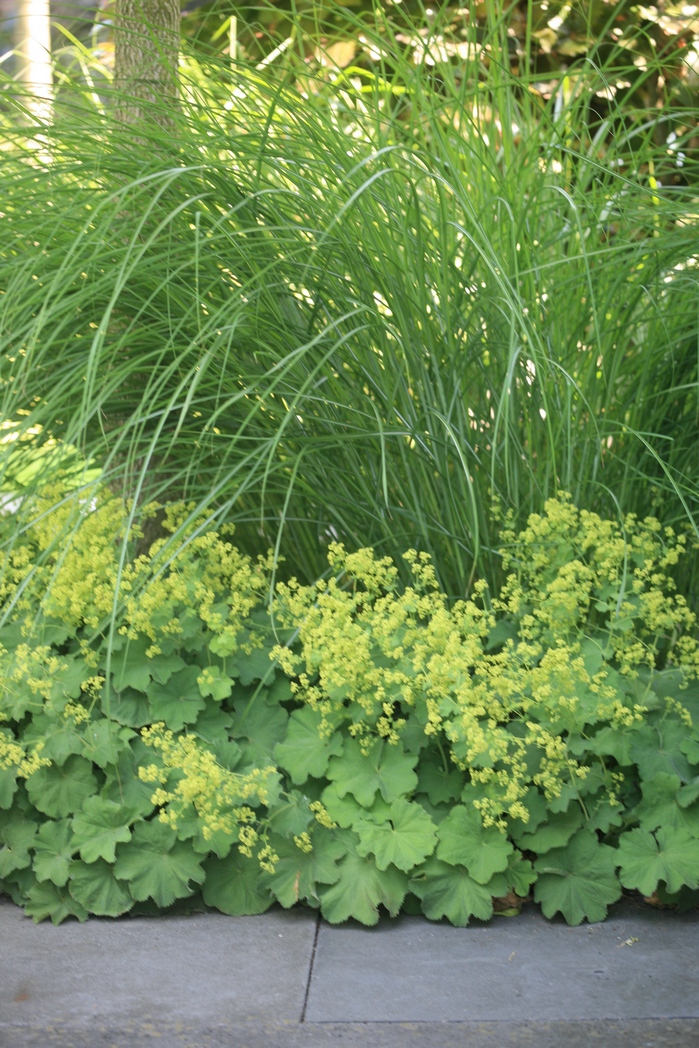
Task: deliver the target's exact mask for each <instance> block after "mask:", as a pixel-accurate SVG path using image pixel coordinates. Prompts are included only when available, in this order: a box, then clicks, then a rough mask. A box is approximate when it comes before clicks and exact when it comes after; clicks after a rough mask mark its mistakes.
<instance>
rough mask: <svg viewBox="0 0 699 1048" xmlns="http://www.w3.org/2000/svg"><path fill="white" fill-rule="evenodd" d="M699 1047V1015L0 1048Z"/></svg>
mask: <svg viewBox="0 0 699 1048" xmlns="http://www.w3.org/2000/svg"><path fill="white" fill-rule="evenodd" d="M156 1044H157V1045H159V1046H160V1048H697V1045H699V1020H681V1019H666V1020H662V1021H659V1020H656V1019H647V1020H643V1021H636V1022H631V1021H629V1022H624V1023H620V1022H614V1021H612V1022H589V1021H588V1022H585V1021H583V1022H578V1023H570V1022H553V1023H521V1022H519V1023H508V1022H500V1023H247V1022H239V1023H224V1024H221V1025H219V1026H216V1027H211V1026H209V1027H207V1026H203V1027H202V1026H195V1027H193V1026H190V1025H187V1024H183V1023H176V1024H173V1023H171V1024H162V1023H157V1024H153V1023H134V1024H124V1025H122V1026H121V1027H118V1026H116V1027H115V1026H113V1025H109V1026H105V1025H104V1024H95V1025H94V1026H93V1027H92V1028H91V1029H90V1030H86V1029H84V1028H82V1029H79V1030H76V1029H74V1028H72V1027H65V1026H56V1027H51V1028H48V1029H47V1028H45V1027H43V1028H42V1027H22V1028H18V1027H13V1028H9V1027H3V1026H2V1025H0V1048H154V1045H156Z"/></svg>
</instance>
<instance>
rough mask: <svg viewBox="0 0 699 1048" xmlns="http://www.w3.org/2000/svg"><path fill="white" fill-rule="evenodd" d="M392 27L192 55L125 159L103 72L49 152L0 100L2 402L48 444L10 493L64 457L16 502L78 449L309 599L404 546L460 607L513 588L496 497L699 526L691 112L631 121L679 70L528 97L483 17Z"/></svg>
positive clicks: (388, 14)
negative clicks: (219, 529) (198, 521)
mask: <svg viewBox="0 0 699 1048" xmlns="http://www.w3.org/2000/svg"><path fill="white" fill-rule="evenodd" d="M407 6H408V5H405V4H404V5H402V6H401V7H400V8H399V7H394V8H391V7H390V6H387V5H385V4H378V3H377V4H376V5H375V6H374V8H373V9H372V10H371V11H368V10H365V11H363V12H359V13H357V15H356V16H354V15H352V13H351V11H350V9H349V8H348V6H347V5H343V6H342V7H341V8H333V5H332V3H328V4H327V5H324V6H323V11H322V12H321V11H316V12H315V13H314V18H315V16H316V15H317V17H318V22H317V23H316V27H317V28H312V27H311V23H310V22H309V20H307V19H305V18H302V17H299V20H298V21H296V22H294V21H293V19H292V21H291V24H290V28H289V33H290V35H289V38H288V40H289V46H286V47H285V49H284V50H281V49H277V50H276V51H275V54H276V57H275V58H274V59H273V60H270V61H269V62H267V63H266V64H263V66H262V68H256V66H255V64H253V63H249V62H246V61H245V59H244V58H240V57H239V59H238V60H237V61H236V62H235V63H234V64H233V63H231V62H230V61H229V59H228V58H225V59H216V57H215V56H213V55H212V56H208V57H207V56H203V55H202V53H201V52H199V53H192V52H191V51H188V50H187V49H186V48H185V47H183V52H182V61H181V64H180V97H179V102H178V107H177V110H176V111H173V113H172V114H171V115H170V117H169V118H168V129H167V131H165V130H163V128H162V127H161V126H160V125H159V124H158V122H157V119H155V120H153V121H150V122H147V126H144V127H143V128H141V129H140V130H139V136H138V137H139V139H140V141H141V147H140V148H134V133H133V128H132V127H131V126H130V125H127V126H121V125H120V124H119V121H118V120H116V119H115V110H118V101H119V100H118V99H115V98H114V97H113V91H112V89H111V88H110V85H109V82H108V77H109V70H106V69H104V68H102V67H100V65H99V62H97V61H95V62H94V63H93V68H91V69H90V73H89V76H88V74H87V72H86V73H84V74H80V75H79V76H76V77H75V78H74V79H73V80H72V81H71V77H70V74H69V72H68V71H67V70H65V69H64V70H62V71H61V76H60V78H58V77H57V84H59V83H60V87H59V90H58V91H57V98H56V110H55V111H56V119H55V121H54V123H53V124H52V125H51V126H50V127H45V128H41V129H40V133H41V135H42V136H43V137H42V142H43V146H42V149H41V150H40V151H39V152H37V150H36V148H34V147H33V146H35V144H36V135H34V136H33V137H31V138H28V131H27V128H26V125H24V124H23V123H22V121H21V120H20V118H19V115H16V117H15V119H14V124H13V114H12V112H11V108H10V107H11V105H12V85H11V84H8V83H5V84H4V85H1V86H3V89H4V93H3V98H4V100H5V101H4V103H3V104H4V105H5V106H6V108H5V109H3V110H2V112H0V121H2V123H3V132H4V138H5V141H4V143H3V153H2V158H3V162H2V165H1V166H0V198H1V199H2V210H1V212H0V232H1V234H2V235H1V236H0V413H1V414H2V417H3V419H4V420H7V421H10V420H17V419H18V418H20V419H21V425H19V426H18V429H17V432H18V433H19V434H20V436H26V435H27V434H29V433H30V432H32V431H33V432H35V433H37V434H38V436H37V437H36V439H35V440H34V441H33V442H32V441H23V440H22V439H18V440H17V441H16V442H15V445H14V448H15V456H14V458H13V459H12V460H10V459H9V458H3V459H2V460H1V462H0V466H1V467H2V469H1V470H0V485H4V486H5V487H6V488H8V489H9V490H10V491H16V490H17V488H15V487H13V486H12V485H13V484H14V483H15V480H16V478H17V476H18V475H21V476H25V475H26V470H25V467H27V466H28V463H29V460H30V458H31V454H32V453H34V454H35V452H36V444H37V442H39V443H41V444H42V446H43V447H45V448H47V449H50V442H51V441H54V445H53V447H54V451H55V454H54V453H52V454H50V455H47V458H46V464H45V467H44V468H43V470H39V471H38V472H36V475H35V477H34V479H33V481H32V482H31V484H30V485H29V486H30V487H31V486H32V485H39V484H41V483H43V482H44V481H45V480H46V478H47V477H49V476H51V474H52V472H53V471H54V469H55V458H56V455H57V454H58V453H59V451H60V450H61V449H63V450H64V449H65V448H66V446H72V447H74V448H78V449H80V451H81V452H82V453H84V455H85V456H86V457H87V458H89V459H92V460H93V461H94V464H95V468H101V469H102V470H103V471H104V475H105V476H106V477H107V479H108V481H109V483H110V485H111V486H112V487H113V488H114V490H117V488H118V489H119V490H121V491H122V492H123V494H124V496H125V498H127V499H128V498H134V499H136V501H137V502H143V501H149V500H151V499H156V500H158V501H162V502H166V501H172V502H174V501H177V500H179V499H182V500H185V501H188V500H190V499H191V500H194V501H195V502H196V503H197V504H198V506H199V510H200V512H202V513H205V514H208V513H211V512H215V513H216V515H217V520H219V521H234V522H235V523H236V526H237V528H238V530H237V536H238V540H239V541H240V542H241V543H242V545H243V546H244V548H245V549H247V550H248V551H258V550H262V551H263V550H266V549H267V547H268V546H272V547H273V548H275V549H276V550H278V551H279V552H280V553H281V554H282V555H283V556H284V557H285V559H286V563H287V565H288V567H289V570H290V571H291V572H293V574H295V575H296V576H297V577H298V578H299V579H300V580H301V581H302V582H305V583H309V582H313V581H314V580H315V579H316V578H317V577H318V576H320V575H322V574H323V572H324V571H325V568H326V561H325V554H326V551H327V543H328V541H330V540H333V539H334V540H338V541H341V542H343V543H344V544H345V545H346V547H347V548H348V549H353V550H356V549H358V548H361V547H371V548H373V549H375V550H376V552H377V555H378V556H379V557H383V556H387V555H388V556H391V558H392V559H393V562H394V564H396V566H398V568H399V571H400V573H401V577H402V581H403V582H404V583H408V582H409V581H410V579H411V575H410V572H409V570H408V568H407V564H406V562H405V561H404V560H403V558H402V554H403V553H404V552H405V550H406V549H411V548H416V549H419V550H423V551H425V552H428V553H429V554H430V556H431V558H432V561H431V562H432V564H433V566H434V569H435V573H436V576H437V578H438V580H439V583H440V586H441V588H442V589H443V590H444V592H445V593H446V594H447V595H448V596H449V598H450V599H455V598H458V597H460V596H461V597H463V596H465V595H467V594H469V593H470V587H471V585H472V582H473V580H474V579H475V578H478V577H480V578H485V579H487V580H488V582H489V584H490V586H491V588H492V589H493V591H496V590H498V589H499V587H500V585H501V584H502V581H503V575H502V572H501V561H500V558H499V556H498V554H497V550H498V547H499V536H498V530H499V529H498V522H497V516H496V513H495V511H494V507H495V506H496V505H497V501H498V500H500V502H501V504H502V506H503V507H504V508H505V509H508V508H510V509H512V510H513V511H514V513H515V523H516V526H517V527H518V528H520V527H522V526H524V523H525V522H526V520H527V517H528V515H529V513H530V512H533V511H534V512H538V511H539V510H540V509H541V506H542V505H543V503H544V501H545V500H546V498H548V497H550V496H553V495H555V493H556V491H557V490H559V489H565V490H569V491H571V492H572V494H573V496H574V499H575V502H576V504H577V505H580V506H584V507H586V508H588V509H591V510H592V509H594V510H596V511H597V512H599V513H601V514H602V515H603V516H609V515H610V514H612V515H613V514H614V513H615V511H616V510H615V500H616V502H617V503H618V505H619V506H620V507H621V509H622V511H623V512H624V513H627V512H632V511H635V512H637V513H639V515H641V516H643V515H645V514H646V513H647V512H652V513H654V514H655V515H656V516H658V517H659V519H661V521H662V523H663V525H665V524H669V525H672V526H678V525H679V524H680V523H681V522H682V521H683V520H695V519H696V516H697V509H698V508H699V489H698V488H697V483H696V443H697V442H696V392H697V352H696V347H697V309H696V301H697V281H698V274H699V264H698V261H699V260H698V257H697V250H696V245H697V235H696V227H697V221H698V219H697V205H696V197H697V193H696V184H697V148H696V142H697V138H696V126H697V116H698V115H699V114H698V111H697V107H696V104H695V102H694V101H693V96H692V95H691V94H687V93H686V92H684V93H682V94H675V95H673V96H672V100H671V101H669V102H668V103H667V104H665V105H663V106H662V107H660V108H656V107H655V106H654V104H649V105H646V104H645V103H644V102H643V101H642V100H643V97H644V90H645V88H646V87H647V85H648V84H650V83H655V82H657V83H658V91H659V92H660V91H661V90H664V88H663V89H661V86H660V80H659V79H658V78H659V77H661V75H662V74H663V73H664V72H665V73H667V72H668V70H669V69H671V68H678V69H681V68H684V70H685V71H686V73H687V78H686V83H689V82H691V78H692V77H694V76H695V72H694V69H693V67H692V66H691V65H690V63H691V62H692V61H693V59H692V58H691V56H692V55H693V54H695V52H694V51H691V49H690V50H687V49H684V50H683V47H684V45H683V44H682V43H681V42H680V40H679V39H678V40H677V41H675V45H676V48H677V51H676V53H674V52H673V46H675V45H673V44H671V43H670V42H669V40H668V42H666V43H664V44H663V47H662V49H660V48H659V49H658V53H654V52H653V50H652V49H650V50H649V47H648V46H647V40H646V38H645V36H644V30H642V29H641V28H639V29H637V30H634V29H633V26H632V25H627V26H626V27H625V29H624V34H623V38H620V39H618V40H617V39H616V35H615V34H616V29H615V30H614V34H612V35H611V36H606V37H604V39H603V40H602V42H601V43H600V44H599V45H596V44H595V45H593V44H590V47H589V49H588V51H587V52H586V54H585V55H581V56H578V57H575V56H570V57H569V60H567V61H568V68H567V70H565V71H563V70H554V71H552V72H551V73H550V75H549V74H547V75H546V76H545V77H544V79H543V80H542V76H544V74H543V73H540V72H538V71H537V70H536V69H535V68H534V67H533V66H530V65H527V64H526V63H525V61H524V59H522V60H521V61H520V59H519V58H517V59H516V60H515V57H516V56H515V51H513V50H512V49H513V48H514V47H515V38H513V37H512V36H511V35H508V18H509V17H510V15H508V12H507V11H506V10H505V8H504V7H503V6H502V5H498V4H491V5H487V7H488V11H487V16H485V17H484V18H483V20H482V21H481V22H480V23H479V22H477V21H476V20H475V19H470V18H469V17H468V11H467V9H466V8H458V9H454V8H452V7H449V6H448V5H447V6H445V7H444V9H443V10H442V9H441V8H440V10H439V11H437V10H435V11H433V12H432V13H431V14H430V16H429V19H427V20H426V21H425V23H424V25H422V26H420V27H419V28H420V32H418V31H417V29H418V27H417V26H412V27H411V26H410V25H409V24H406V23H409V15H408V14H407V12H403V8H404V7H407ZM603 6H604V5H603ZM268 13H269V14H271V12H268ZM542 17H543V15H542ZM600 17H602V16H600ZM605 17H606V16H605ZM609 17H610V18H611V17H612V15H611V13H610V14H609ZM278 19H279V12H276V13H275V14H274V22H275V23H278ZM324 19H327V26H326V25H325V24H324ZM353 20H354V24H353V34H352V35H353V37H354V38H355V40H356V42H357V53H356V61H353V62H352V64H351V65H350V66H346V67H340V66H339V65H338V64H337V62H336V61H335V60H334V59H333V57H332V54H331V53H327V54H326V53H325V51H324V49H323V47H322V46H321V40H322V39H323V38H324V34H325V30H326V28H327V38H328V39H333V36H334V33H335V32H336V29H335V28H333V25H335V26H337V25H338V24H341V25H343V26H348V25H349V23H352V22H353ZM280 24H286V23H285V22H283V23H280ZM530 28H531V27H530ZM348 31H349V29H348ZM310 33H316V34H317V36H316V37H315V38H314V39H310V38H309V34H310ZM634 33H635V34H636V36H634ZM291 41H293V46H292V44H291V43H290V42H291ZM457 41H458V43H457ZM530 43H531V40H530ZM360 44H361V46H359V45H360ZM254 46H255V48H257V47H258V46H260V47H262V46H263V42H262V41H261V42H260V43H259V45H258V44H255V45H254ZM660 51H662V54H660ZM271 53H272V52H270V54H271ZM333 53H334V54H335V55H336V56H337V51H335V52H333ZM527 53H529V52H528V49H527ZM81 58H82V59H83V65H84V55H83V56H81ZM510 59H512V60H511V61H510ZM527 61H528V60H527ZM668 75H669V74H668ZM664 83H665V80H664V79H663V84H664ZM5 89H6V90H5ZM658 97H659V96H658ZM155 115H156V116H157V115H158V114H157V113H156V114H155ZM161 115H162V114H161ZM32 143H33V145H32ZM18 412H21V413H23V414H21V415H19V414H18ZM32 462H34V460H32ZM2 470H4V472H2ZM696 563H697V561H696V558H695V557H694V555H693V554H692V555H690V556H688V557H687V559H686V561H685V572H684V582H683V591H684V592H686V593H691V592H695V593H696V592H697V586H696V575H695V574H694V572H695V565H696Z"/></svg>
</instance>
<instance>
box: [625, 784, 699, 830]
mask: <svg viewBox="0 0 699 1048" xmlns="http://www.w3.org/2000/svg"><path fill="white" fill-rule="evenodd" d="M681 785H682V784H681V782H680V780H679V779H678V778H677V776H676V775H667V774H665V773H664V772H661V773H660V774H658V775H655V776H654V777H653V778H652V779H650V780H648V781H645V782H642V783H641V792H642V794H643V800H642V801H641V802H640V804H638V805H637V806H636V808H635V809H634V815H635V817H636V818H637V819H638V821H639V823H640V825H641V829H643V830H649V831H652V830H656V829H657V828H658V827H659V826H664V827H674V826H677V827H682V828H683V829H685V830H687V831H688V832H689V833H691V834H692V835H693V836H694V837H699V805H697V804H693V805H692V806H691V807H687V808H684V807H681V806H680V803H679V799H680V787H681Z"/></svg>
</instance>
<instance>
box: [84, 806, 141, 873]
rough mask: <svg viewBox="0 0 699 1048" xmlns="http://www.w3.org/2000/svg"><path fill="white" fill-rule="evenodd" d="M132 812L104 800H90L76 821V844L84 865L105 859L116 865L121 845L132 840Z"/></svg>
mask: <svg viewBox="0 0 699 1048" xmlns="http://www.w3.org/2000/svg"><path fill="white" fill-rule="evenodd" d="M133 818H134V816H133V812H132V811H131V810H130V809H129V808H124V807H122V805H121V804H115V802H114V801H108V800H105V799H104V798H102V797H88V798H87V800H86V801H85V803H84V804H83V806H82V811H79V812H78V813H77V815H75V817H74V818H73V820H72V827H73V844H74V846H75V848H77V849H79V851H80V858H81V859H82V860H83V862H88V863H89V862H96V861H97V859H105V860H106V861H107V862H114V860H115V858H116V853H115V848H116V846H117V844H120V843H123V842H124V841H129V840H131V830H130V829H129V823H131V822H133Z"/></svg>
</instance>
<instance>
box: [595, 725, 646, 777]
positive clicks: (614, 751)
mask: <svg viewBox="0 0 699 1048" xmlns="http://www.w3.org/2000/svg"><path fill="white" fill-rule="evenodd" d="M637 730H638V729H637V728H613V727H612V726H611V725H606V727H603V728H600V730H599V731H598V732H597V733H596V734H595V735H594V736H593V737H592V739H589V740H588V741H587V745H588V748H589V749H590V751H591V752H592V753H595V754H597V756H598V757H613V758H614V760H615V761H616V762H617V764H620V765H621V766H622V767H624V766H628V765H630V764H633V763H634V758H633V756H632V755H631V743H632V742H633V740H634V735H635V733H636V731H637Z"/></svg>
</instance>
